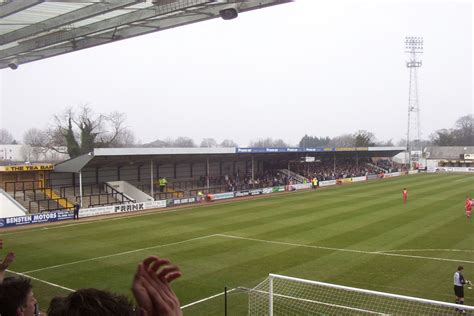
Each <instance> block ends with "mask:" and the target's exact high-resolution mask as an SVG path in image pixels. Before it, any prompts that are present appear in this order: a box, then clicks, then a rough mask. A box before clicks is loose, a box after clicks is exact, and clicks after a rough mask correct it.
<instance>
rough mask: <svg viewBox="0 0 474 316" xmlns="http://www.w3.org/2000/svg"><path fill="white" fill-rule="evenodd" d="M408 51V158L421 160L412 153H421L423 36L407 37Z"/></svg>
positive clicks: (406, 45)
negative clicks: (420, 89) (419, 75)
mask: <svg viewBox="0 0 474 316" xmlns="http://www.w3.org/2000/svg"><path fill="white" fill-rule="evenodd" d="M405 48H406V51H405V52H406V53H407V54H408V56H409V60H408V61H407V62H406V66H407V68H408V69H409V70H410V83H409V91H408V127H407V128H408V130H407V151H408V160H409V162H410V165H411V161H412V160H413V161H415V160H419V158H421V157H419V156H413V157H412V153H413V152H416V153H421V149H422V148H421V128H420V104H419V98H418V68H420V67H421V66H422V64H423V63H422V61H421V54H423V37H406V38H405Z"/></svg>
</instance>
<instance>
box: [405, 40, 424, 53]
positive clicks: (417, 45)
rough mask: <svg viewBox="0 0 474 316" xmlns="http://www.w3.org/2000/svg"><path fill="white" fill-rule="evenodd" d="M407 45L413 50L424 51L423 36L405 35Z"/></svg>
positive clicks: (407, 47)
mask: <svg viewBox="0 0 474 316" xmlns="http://www.w3.org/2000/svg"><path fill="white" fill-rule="evenodd" d="M405 47H406V49H409V50H412V51H423V37H414V36H409V37H405Z"/></svg>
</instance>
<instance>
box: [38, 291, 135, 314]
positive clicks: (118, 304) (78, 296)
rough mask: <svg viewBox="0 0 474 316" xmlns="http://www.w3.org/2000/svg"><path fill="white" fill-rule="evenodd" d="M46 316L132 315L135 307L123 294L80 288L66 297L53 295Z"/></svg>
mask: <svg viewBox="0 0 474 316" xmlns="http://www.w3.org/2000/svg"><path fill="white" fill-rule="evenodd" d="M47 314H48V316H96V315H100V316H132V315H136V314H135V308H134V307H133V305H132V303H131V302H130V300H129V299H127V298H126V297H125V296H123V295H119V294H114V293H110V292H107V291H102V290H98V289H80V290H77V291H76V292H73V293H71V294H69V295H68V296H66V297H55V298H53V299H52V300H51V303H50V304H49V308H48V313H47Z"/></svg>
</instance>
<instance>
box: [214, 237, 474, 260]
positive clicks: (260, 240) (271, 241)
mask: <svg viewBox="0 0 474 316" xmlns="http://www.w3.org/2000/svg"><path fill="white" fill-rule="evenodd" d="M216 236H219V237H224V238H232V239H241V240H249V241H257V242H261V243H267V244H274V245H284V246H291V247H303V248H312V249H323V250H331V251H341V252H352V253H360V254H367V255H378V256H387V257H401V258H410V259H424V260H434V261H447V262H458V263H469V264H473V263H474V261H470V260H460V259H449V258H438V257H425V256H414V255H404V254H396V253H387V252H380V251H364V250H357V249H346V248H333V247H324V246H315V245H304V244H296V243H289V242H284V241H274V240H266V239H257V238H249V237H240V236H233V235H226V234H217V235H216Z"/></svg>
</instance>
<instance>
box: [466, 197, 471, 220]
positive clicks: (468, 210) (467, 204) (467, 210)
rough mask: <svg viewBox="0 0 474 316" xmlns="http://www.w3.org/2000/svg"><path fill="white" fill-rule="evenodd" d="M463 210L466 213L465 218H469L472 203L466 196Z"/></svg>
mask: <svg viewBox="0 0 474 316" xmlns="http://www.w3.org/2000/svg"><path fill="white" fill-rule="evenodd" d="M464 210H465V211H466V216H467V218H471V212H472V201H471V199H470V198H469V196H466V203H464Z"/></svg>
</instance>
